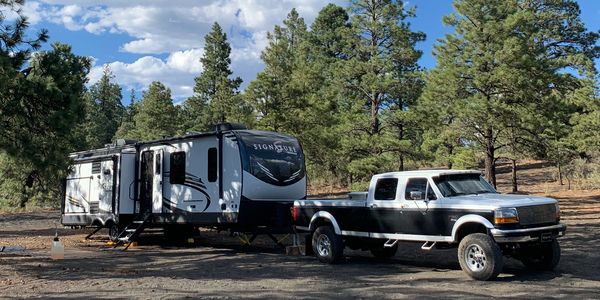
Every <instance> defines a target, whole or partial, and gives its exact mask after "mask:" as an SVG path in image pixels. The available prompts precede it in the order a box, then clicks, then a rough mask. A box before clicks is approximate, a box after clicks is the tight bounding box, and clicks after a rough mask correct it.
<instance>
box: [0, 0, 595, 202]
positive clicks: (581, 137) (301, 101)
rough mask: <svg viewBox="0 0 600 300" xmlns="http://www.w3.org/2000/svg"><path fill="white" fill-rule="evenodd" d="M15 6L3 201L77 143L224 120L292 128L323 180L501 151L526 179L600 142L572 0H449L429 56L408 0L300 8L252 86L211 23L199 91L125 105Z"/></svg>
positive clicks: (491, 168) (1, 146) (2, 58)
mask: <svg viewBox="0 0 600 300" xmlns="http://www.w3.org/2000/svg"><path fill="white" fill-rule="evenodd" d="M21 5H22V1H20V0H4V1H2V2H0V6H2V7H5V8H8V9H11V10H13V11H15V12H17V14H18V15H19V16H20V17H19V18H18V19H17V20H16V21H15V22H12V23H10V22H6V21H5V20H4V19H2V18H0V71H1V72H0V77H2V78H1V80H0V112H1V116H0V118H1V119H0V121H1V122H2V127H1V129H0V136H1V137H2V140H1V141H0V174H1V175H0V199H8V200H9V201H10V202H13V203H19V204H20V205H24V204H25V203H26V202H27V201H29V200H30V199H32V198H34V199H37V198H39V199H47V198H51V199H53V200H54V201H56V199H57V198H56V195H57V193H58V191H59V189H60V184H59V179H60V178H61V177H64V175H65V174H66V173H67V172H68V166H69V161H68V159H67V154H68V152H70V151H76V150H85V149H90V148H98V147H102V146H103V145H105V144H108V143H111V142H112V141H113V140H115V139H117V138H127V139H137V140H150V139H157V138H161V137H165V136H174V135H183V134H185V133H186V132H190V131H207V130H210V129H211V126H212V125H213V124H216V123H221V122H237V123H244V124H246V125H247V126H248V127H249V128H255V129H264V130H274V131H279V132H285V133H288V134H291V135H294V136H296V137H298V138H299V140H300V141H301V143H302V146H303V149H304V152H305V155H306V158H307V168H308V171H309V176H310V178H311V183H312V184H316V185H321V184H322V185H326V184H342V185H346V186H351V187H352V188H361V187H364V183H365V182H366V180H368V178H369V177H370V176H371V175H373V174H374V173H378V172H383V171H393V170H406V169H416V168H423V167H440V166H443V167H447V168H478V167H480V166H481V167H483V169H484V170H485V176H486V178H487V179H488V180H489V181H490V182H491V183H492V184H494V185H496V165H497V163H498V161H499V159H505V160H507V161H510V162H511V165H512V166H513V181H514V185H513V190H514V191H516V190H517V188H518V187H517V184H516V183H517V180H516V178H517V177H516V174H517V168H516V166H517V163H516V162H517V161H518V160H520V159H524V158H536V159H545V160H548V161H551V162H553V163H555V164H556V165H557V166H558V167H559V170H561V167H562V169H563V170H564V169H565V168H568V166H569V164H570V163H571V162H572V161H574V160H576V159H589V158H593V157H598V156H599V155H600V153H599V149H600V135H599V134H598V132H599V130H600V97H599V91H598V75H597V73H596V70H595V66H594V59H596V58H598V56H599V55H600V49H599V47H598V46H597V40H598V37H599V33H598V32H592V31H588V30H587V29H586V28H585V26H584V24H583V22H582V21H581V19H580V17H579V14H580V10H579V7H578V5H577V3H576V2H575V1H573V0H527V1H525V0H513V1H504V0H491V1H488V0H455V1H454V12H453V13H452V14H450V15H448V16H445V17H444V19H443V22H444V24H446V25H448V26H451V27H452V28H453V29H454V31H453V32H452V33H450V34H447V35H446V36H445V37H443V38H442V39H440V40H438V41H437V43H436V45H435V48H434V53H433V54H434V56H435V58H436V60H437V64H436V66H435V67H434V68H433V69H431V70H426V69H424V68H423V67H422V66H420V65H419V64H418V61H419V59H420V57H421V55H422V52H421V51H420V50H418V48H417V45H418V43H419V42H422V41H424V40H425V39H426V36H425V34H424V33H423V32H418V31H415V30H413V29H411V26H410V20H411V19H412V18H414V17H416V16H415V11H414V8H410V7H405V6H404V3H403V2H402V1H392V0H354V1H351V2H350V3H349V6H348V7H347V8H343V7H340V6H337V5H334V4H328V5H327V6H325V7H324V8H323V9H322V10H321V11H320V12H319V14H318V16H317V17H316V18H315V20H314V22H313V23H312V24H311V25H310V26H307V25H306V23H305V22H304V19H303V18H302V17H301V16H300V15H299V14H298V12H297V11H296V10H295V9H292V10H291V11H290V12H289V14H288V15H287V18H286V19H285V20H283V22H282V25H277V26H275V27H274V28H273V30H272V31H271V32H269V34H268V36H267V38H268V41H269V43H268V46H267V47H266V49H264V50H263V52H262V54H261V60H262V61H263V63H264V66H265V67H264V70H263V71H261V72H259V73H258V74H257V76H256V79H254V80H253V81H251V82H250V83H248V85H247V87H246V88H245V89H244V90H243V91H242V90H240V86H241V84H242V80H241V79H240V78H239V77H235V76H234V74H233V72H232V70H231V59H230V54H231V46H230V44H229V42H228V40H227V35H226V34H225V32H224V31H223V29H222V28H221V26H220V25H219V24H218V23H215V24H214V25H213V26H212V29H211V32H210V33H209V34H207V35H206V36H205V38H204V39H205V43H204V54H203V56H202V57H200V58H199V60H200V62H201V63H202V66H203V70H202V72H201V73H200V74H198V76H197V77H196V78H195V86H194V94H193V95H192V96H191V97H189V98H188V99H186V100H185V101H184V102H183V103H182V104H181V105H174V104H173V100H172V97H171V92H170V90H169V88H168V87H166V86H165V85H164V84H162V83H160V82H158V81H156V82H153V83H151V84H150V85H149V86H148V88H147V90H146V91H144V92H143V93H142V97H141V99H136V97H135V93H134V92H133V91H132V92H131V96H130V103H129V104H128V105H127V106H124V105H123V104H122V102H123V95H122V94H123V91H122V90H121V87H120V86H119V84H118V83H117V82H116V81H115V77H114V76H113V74H112V73H111V71H110V69H109V68H108V67H106V68H105V70H104V73H103V76H102V78H101V79H100V80H99V81H98V82H95V83H93V84H92V85H91V86H89V87H86V76H87V73H88V72H89V70H90V61H89V59H87V58H85V57H81V56H77V55H75V54H73V53H71V49H70V47H69V46H68V45H65V44H55V45H53V46H52V49H51V50H48V51H38V52H35V53H34V54H32V51H37V50H38V49H39V47H40V46H41V45H42V43H44V42H46V40H47V38H48V33H47V32H46V31H42V32H39V33H38V34H37V35H36V36H35V37H33V38H26V37H25V35H24V33H25V29H26V28H27V20H26V17H25V16H23V15H22V14H21V12H20V10H19V9H20V6H21ZM561 174H562V171H561Z"/></svg>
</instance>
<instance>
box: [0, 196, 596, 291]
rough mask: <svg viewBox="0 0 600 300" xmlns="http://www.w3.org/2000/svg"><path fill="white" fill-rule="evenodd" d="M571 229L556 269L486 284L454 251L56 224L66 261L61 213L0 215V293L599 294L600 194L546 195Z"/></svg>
mask: <svg viewBox="0 0 600 300" xmlns="http://www.w3.org/2000/svg"><path fill="white" fill-rule="evenodd" d="M553 196H555V197H557V198H560V199H561V207H562V209H563V220H564V222H565V223H567V225H569V228H568V232H567V235H566V236H565V237H564V238H562V239H561V246H562V251H563V256H562V259H561V263H560V265H559V267H558V269H557V270H556V271H554V272H534V271H531V270H528V269H526V268H524V267H523V266H522V265H521V264H520V263H519V262H518V261H514V260H507V262H506V264H505V268H504V270H503V272H502V274H501V275H500V277H499V278H498V279H497V280H496V281H493V282H477V281H473V280H471V279H469V278H468V277H467V276H466V274H464V273H463V272H462V271H461V270H460V267H459V265H458V262H457V259H456V251H455V250H433V251H430V252H425V251H421V250H420V245H418V244H411V243H407V244H401V245H400V250H399V251H398V253H397V255H396V256H395V257H394V258H393V259H391V260H387V261H386V260H377V259H375V258H372V257H371V256H370V255H369V254H368V253H367V252H360V251H349V250H348V251H346V254H347V255H348V256H347V259H346V262H345V263H343V264H340V265H333V266H331V265H324V264H320V263H318V262H317V261H316V259H315V258H314V257H307V256H287V255H285V254H284V252H283V251H282V250H280V249H278V248H276V247H274V245H273V244H272V243H270V242H269V240H267V239H265V238H259V239H257V241H256V243H255V244H254V245H253V246H250V247H248V246H241V245H240V241H239V240H238V239H237V238H235V237H229V236H228V235H227V234H225V233H218V232H214V231H202V232H200V236H199V238H197V239H196V244H195V245H190V246H178V245H175V244H172V243H171V244H169V243H167V242H165V241H164V240H163V238H162V235H161V234H160V233H148V234H145V235H142V238H141V240H140V243H139V245H138V246H137V247H135V248H131V249H130V250H128V251H125V252H124V251H121V250H120V249H119V248H117V249H113V248H112V247H108V246H106V244H105V243H106V241H107V239H106V233H102V232H100V233H99V234H98V235H97V236H95V237H94V238H93V239H92V240H84V237H85V235H86V233H87V232H89V230H76V229H66V228H60V227H59V229H58V232H59V235H60V236H61V240H62V241H63V242H64V243H65V245H66V254H65V259H64V260H57V261H55V260H51V259H50V258H49V249H50V244H51V240H52V236H53V235H54V233H55V231H56V230H55V229H54V228H55V226H56V225H57V220H58V216H59V213H58V212H56V211H42V212H36V213H21V214H4V215H0V247H1V246H10V247H11V248H7V249H8V250H11V249H12V251H8V252H7V251H5V252H2V253H0V265H1V268H0V298H2V299H12V298H35V297H39V298H72V299H76V298H111V299H121V298H123V299H130V298H141V299H150V298H151V299H155V298H165V299H179V298H217V299H220V298H242V297H243V298H414V297H419V298H438V297H443V298H465V297H469V298H488V297H490V296H491V297H510V298H533V297H544V298H576V299H580V298H595V299H598V298H600V269H599V267H600V263H599V261H600V251H598V249H599V247H600V192H587V193H579V194H574V193H570V192H561V193H558V194H556V195H553Z"/></svg>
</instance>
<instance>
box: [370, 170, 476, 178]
mask: <svg viewBox="0 0 600 300" xmlns="http://www.w3.org/2000/svg"><path fill="white" fill-rule="evenodd" d="M452 174H481V171H478V170H449V169H445V170H415V171H401V172H388V173H382V174H377V175H375V176H373V177H406V176H411V177H414V176H424V177H432V176H441V175H452Z"/></svg>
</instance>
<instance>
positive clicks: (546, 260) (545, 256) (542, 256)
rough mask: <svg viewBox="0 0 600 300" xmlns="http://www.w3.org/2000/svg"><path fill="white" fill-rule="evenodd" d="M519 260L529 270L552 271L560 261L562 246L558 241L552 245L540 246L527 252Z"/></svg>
mask: <svg viewBox="0 0 600 300" xmlns="http://www.w3.org/2000/svg"><path fill="white" fill-rule="evenodd" d="M519 260H521V262H522V263H523V264H524V265H525V266H526V267H529V268H532V269H535V270H540V271H551V270H554V268H556V266H557V265H558V262H559V261H560V245H559V244H558V241H557V240H552V242H551V243H543V244H539V245H538V246H536V247H531V248H528V249H527V250H525V253H523V255H522V256H520V257H519Z"/></svg>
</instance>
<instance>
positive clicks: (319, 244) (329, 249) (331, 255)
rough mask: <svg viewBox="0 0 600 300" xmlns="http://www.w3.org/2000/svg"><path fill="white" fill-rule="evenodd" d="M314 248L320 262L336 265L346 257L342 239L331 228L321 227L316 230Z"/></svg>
mask: <svg viewBox="0 0 600 300" xmlns="http://www.w3.org/2000/svg"><path fill="white" fill-rule="evenodd" d="M312 248H313V251H314V252H315V255H316V256H317V258H318V259H319V261H320V262H324V263H328V264H334V263H337V262H339V261H340V260H341V259H342V257H343V256H344V243H343V241H342V238H341V237H340V236H338V235H337V234H335V232H334V231H333V228H331V226H321V227H319V228H317V230H315V232H314V234H313V237H312Z"/></svg>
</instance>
